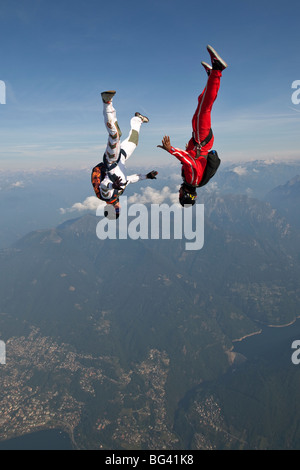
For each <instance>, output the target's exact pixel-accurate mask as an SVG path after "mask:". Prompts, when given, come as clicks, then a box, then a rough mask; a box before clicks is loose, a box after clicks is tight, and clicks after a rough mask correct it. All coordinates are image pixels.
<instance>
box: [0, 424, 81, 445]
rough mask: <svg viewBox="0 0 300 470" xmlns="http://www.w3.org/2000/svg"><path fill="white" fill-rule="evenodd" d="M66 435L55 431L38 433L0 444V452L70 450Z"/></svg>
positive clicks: (68, 439)
mask: <svg viewBox="0 0 300 470" xmlns="http://www.w3.org/2000/svg"><path fill="white" fill-rule="evenodd" d="M72 449H73V447H72V443H71V440H70V438H69V436H68V434H66V433H64V432H61V431H59V430H57V429H49V430H45V431H38V432H34V433H31V434H26V435H24V436H20V437H15V438H14V439H9V440H7V441H2V442H0V450H72Z"/></svg>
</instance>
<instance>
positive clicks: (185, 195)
mask: <svg viewBox="0 0 300 470" xmlns="http://www.w3.org/2000/svg"><path fill="white" fill-rule="evenodd" d="M196 199H197V193H196V191H195V190H191V189H189V188H187V187H186V185H185V184H184V183H183V184H182V185H181V186H180V189H179V202H180V204H181V205H182V207H184V206H193V205H194V204H195V202H196Z"/></svg>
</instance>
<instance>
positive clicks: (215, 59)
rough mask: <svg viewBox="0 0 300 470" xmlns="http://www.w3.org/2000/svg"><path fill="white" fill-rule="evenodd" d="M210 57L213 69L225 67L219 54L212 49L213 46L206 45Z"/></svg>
mask: <svg viewBox="0 0 300 470" xmlns="http://www.w3.org/2000/svg"><path fill="white" fill-rule="evenodd" d="M207 50H208V52H209V55H210V58H211V64H212V69H213V70H220V71H222V70H224V69H226V67H227V64H226V62H225V61H224V60H223V59H222V58H221V57H220V56H219V54H218V53H217V52H216V51H215V50H214V48H213V47H211V46H207Z"/></svg>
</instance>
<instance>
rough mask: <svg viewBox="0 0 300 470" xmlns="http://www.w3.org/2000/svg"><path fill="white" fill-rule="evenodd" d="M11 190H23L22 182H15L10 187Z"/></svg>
mask: <svg viewBox="0 0 300 470" xmlns="http://www.w3.org/2000/svg"><path fill="white" fill-rule="evenodd" d="M11 188H24V183H23V181H16V182H15V183H13V184H12V185H11Z"/></svg>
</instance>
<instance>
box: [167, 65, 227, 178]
mask: <svg viewBox="0 0 300 470" xmlns="http://www.w3.org/2000/svg"><path fill="white" fill-rule="evenodd" d="M221 76H222V72H221V71H220V70H211V71H210V74H209V77H208V80H207V84H206V87H205V88H204V90H203V92H202V93H201V95H200V96H199V98H198V106H197V109H196V111H195V114H194V116H193V119H192V126H193V137H192V138H191V139H190V141H189V143H188V145H187V147H186V150H185V151H184V150H180V149H177V148H174V147H171V149H170V153H171V154H172V155H174V156H175V157H176V158H178V160H179V161H180V162H181V163H182V165H183V172H184V177H185V181H186V183H188V184H191V185H192V186H197V185H198V184H199V183H200V182H201V179H202V176H203V173H204V170H205V167H206V163H207V160H206V158H205V157H206V156H207V154H208V152H209V151H210V150H211V148H212V146H213V143H214V137H212V138H211V140H210V141H209V142H208V143H207V144H206V145H204V146H203V147H202V148H201V152H200V156H199V157H198V158H196V153H197V143H200V142H202V141H203V140H205V139H206V137H207V136H208V134H209V131H210V129H211V110H212V106H213V104H214V101H215V99H216V98H217V95H218V91H219V88H220V79H221Z"/></svg>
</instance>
